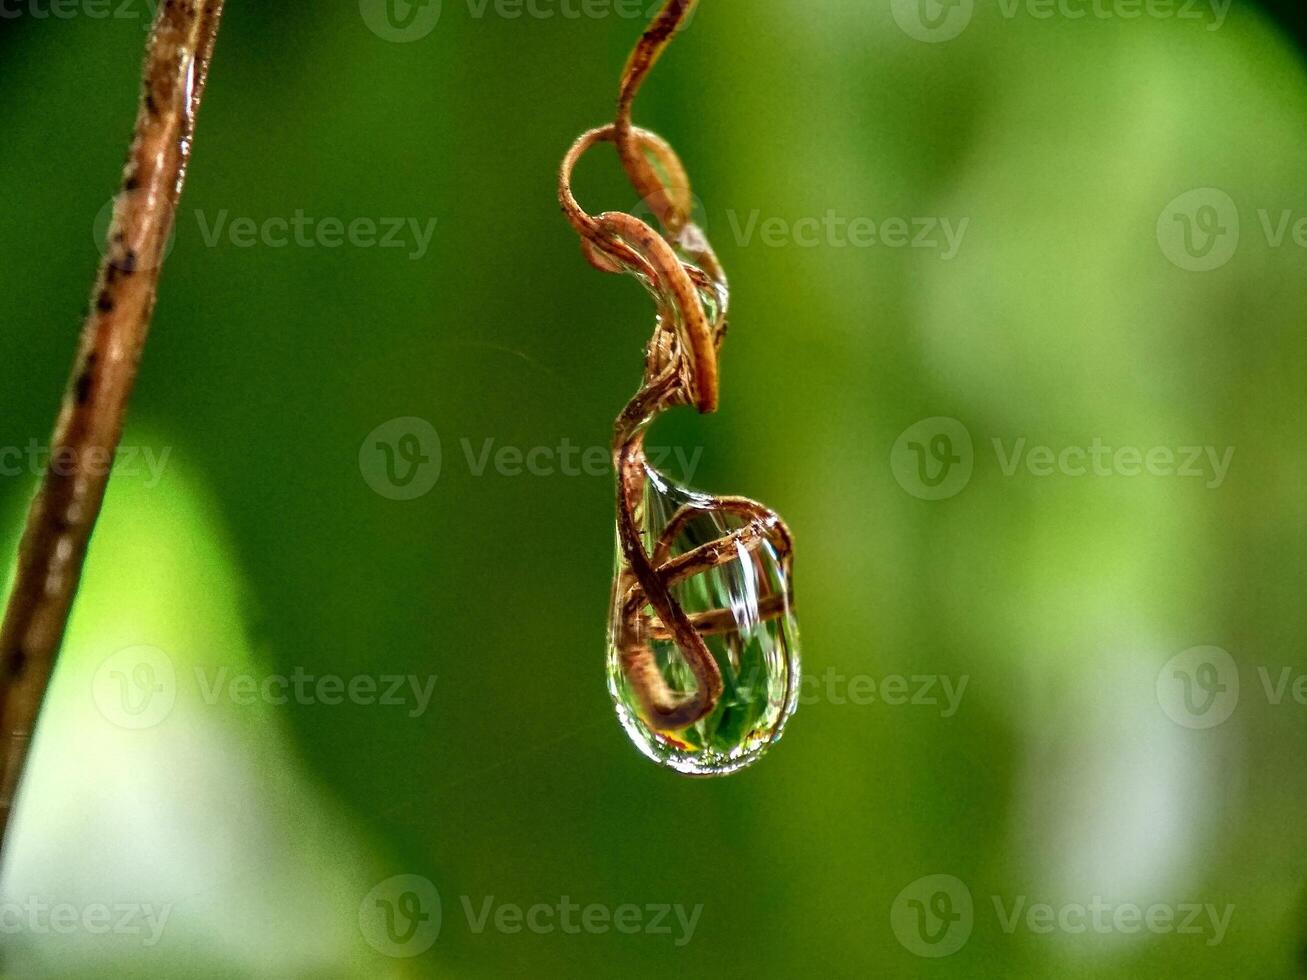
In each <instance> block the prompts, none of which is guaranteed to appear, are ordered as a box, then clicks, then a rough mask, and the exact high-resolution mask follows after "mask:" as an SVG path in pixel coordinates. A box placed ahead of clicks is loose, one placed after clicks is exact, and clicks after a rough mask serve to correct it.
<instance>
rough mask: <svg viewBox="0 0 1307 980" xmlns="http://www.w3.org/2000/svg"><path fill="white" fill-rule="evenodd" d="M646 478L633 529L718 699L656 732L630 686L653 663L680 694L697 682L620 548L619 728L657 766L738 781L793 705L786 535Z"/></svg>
mask: <svg viewBox="0 0 1307 980" xmlns="http://www.w3.org/2000/svg"><path fill="white" fill-rule="evenodd" d="M645 473H646V476H647V479H646V481H645V488H644V495H643V501H642V506H641V507H640V513H639V514H638V515H637V518H638V520H639V524H640V530H641V533H642V535H643V537H644V545H645V550H646V553H647V554H648V555H649V556H650V557H651V558H652V560H653V561H652V563H653V565H654V567H655V568H661V569H662V570H663V574H664V576H665V578H666V580H667V581H668V582H669V583H672V584H671V588H670V592H671V595H672V598H673V599H674V600H675V601H676V602H678V603H679V604H680V606H681V607H682V609H683V610H684V611H685V613H686V614H687V616H688V617H689V620H690V623H691V624H692V625H693V627H694V629H695V632H697V633H698V634H699V636H700V637H701V638H702V639H703V641H704V643H705V645H706V646H707V648H708V650H709V652H710V653H711V655H712V657H713V659H714V660H715V661H716V663H717V667H718V669H719V670H720V673H721V678H722V694H721V697H720V698H719V699H718V700H717V702H716V704H715V705H714V706H713V708H712V710H711V711H709V712H708V713H707V714H706V715H705V716H703V717H702V718H700V719H699V720H698V721H696V722H694V723H693V724H691V725H689V726H688V727H685V728H681V729H678V730H675V731H667V730H661V729H660V728H659V727H658V726H657V725H656V724H655V723H654V722H653V721H651V720H650V719H651V717H652V712H651V711H650V710H649V708H648V706H647V704H646V702H645V700H644V699H643V698H642V696H641V694H642V692H641V690H640V689H639V687H638V686H637V684H636V683H634V682H633V679H632V678H633V677H634V676H637V675H638V672H639V662H640V661H641V660H642V659H643V658H650V657H651V658H652V664H653V665H654V666H656V669H657V672H658V674H659V675H660V676H661V678H662V680H663V681H664V682H665V683H666V685H667V687H668V688H669V689H670V690H671V691H673V692H681V693H687V694H688V693H690V692H693V691H694V690H695V689H696V679H695V676H694V674H693V673H692V671H691V670H690V667H689V664H688V663H687V660H686V658H685V656H684V654H683V652H682V650H681V648H680V647H679V646H678V644H677V643H676V642H675V641H674V640H673V638H672V636H671V634H670V632H669V631H668V630H667V629H666V628H665V627H664V625H663V624H662V623H661V622H660V621H659V619H658V617H657V615H656V614H655V613H654V611H653V609H652V608H651V606H650V605H649V604H648V603H647V602H645V601H644V596H643V593H642V592H641V591H640V589H639V587H638V585H636V583H635V581H634V577H633V575H632V572H631V569H630V567H629V565H628V563H627V562H626V560H625V558H624V557H623V554H622V550H621V545H620V540H619V546H618V565H617V575H616V579H615V584H614V589H613V604H612V610H611V617H610V625H609V647H608V689H609V692H610V694H611V695H612V698H613V702H614V705H615V706H616V709H617V716H618V718H619V720H620V721H621V723H622V726H623V727H624V728H625V729H626V731H627V733H628V734H629V735H630V737H631V740H632V741H633V742H634V743H635V744H636V747H637V748H639V749H640V751H641V752H643V753H644V754H645V755H646V756H648V757H649V758H650V759H653V760H654V761H655V762H658V763H660V764H661V765H665V766H668V767H670V768H673V769H676V770H677V771H679V772H683V773H688V774H692V775H720V774H726V773H730V772H734V771H736V770H738V769H741V768H743V767H744V766H747V765H749V764H750V763H752V762H754V761H756V760H757V759H758V758H759V757H761V755H762V754H763V752H765V751H766V749H767V747H768V746H769V745H771V743H772V742H774V741H776V740H777V739H779V738H780V736H781V733H782V731H783V729H784V727H785V723H786V721H787V720H788V719H789V716H790V715H791V714H792V713H793V711H794V709H795V706H796V705H797V702H798V693H799V635H798V625H797V622H796V620H795V617H794V610H793V584H792V573H791V569H790V542H789V536H788V532H786V531H785V529H784V525H783V524H782V523H781V522H780V520H779V518H776V516H775V515H774V514H772V513H771V512H770V511H767V510H766V509H765V508H763V507H761V506H760V505H758V504H755V503H752V502H751V501H744V500H742V499H741V498H716V497H712V496H709V495H707V494H703V493H700V492H698V491H695V490H691V489H689V488H687V487H682V486H679V485H677V484H675V483H673V482H671V481H670V480H668V479H667V478H666V477H664V476H663V475H662V474H660V473H658V472H657V471H656V470H653V469H652V468H650V467H648V466H647V465H646V467H645ZM706 554H713V555H716V558H715V559H714V563H712V564H711V565H710V567H705V566H707V565H708V564H709V563H708V562H706V561H695V560H694V559H695V558H696V556H704V555H706ZM687 556H688V557H687ZM678 559H679V563H678ZM678 569H679V570H678ZM682 573H684V574H682Z"/></svg>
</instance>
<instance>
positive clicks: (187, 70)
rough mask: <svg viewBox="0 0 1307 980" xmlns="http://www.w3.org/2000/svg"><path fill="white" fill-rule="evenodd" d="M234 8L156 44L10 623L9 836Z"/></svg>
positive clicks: (157, 32)
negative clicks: (217, 44)
mask: <svg viewBox="0 0 1307 980" xmlns="http://www.w3.org/2000/svg"><path fill="white" fill-rule="evenodd" d="M222 6H223V0H166V2H165V3H163V4H162V5H161V6H160V8H159V13H158V17H157V18H156V20H155V22H154V27H153V29H152V31H151V33H150V39H149V41H148V43H147V46H146V53H145V66H144V70H143V85H142V92H141V107H140V111H139V113H138V115H137V117H136V129H135V136H134V139H133V141H132V146H131V150H130V151H129V153H128V158H127V166H126V169H125V171H124V174H123V185H122V191H123V192H122V193H121V194H120V195H119V196H118V198H117V201H116V203H115V207H114V218H113V223H112V225H111V226H110V229H109V241H108V248H107V250H106V256H105V259H104V261H103V263H102V264H101V266H100V271H99V277H98V279H97V281H96V286H95V291H94V292H93V294H92V296H91V305H90V309H89V312H88V313H87V318H86V323H85V326H84V327H83V330H82V338H81V344H80V348H79V350H78V354H77V359H76V361H75V363H74V367H73V374H72V380H71V381H70V383H69V386H68V391H67V393H66V394H65V395H64V400H63V406H62V408H61V410H60V412H59V418H58V421H57V422H56V425H55V432H54V438H53V440H52V444H51V447H50V449H51V452H50V460H51V465H50V467H49V468H48V469H47V471H46V473H45V476H44V479H43V480H42V484H41V489H40V491H39V492H38V494H37V496H36V499H35V500H34V501H33V502H32V507H31V510H30V511H29V513H28V516H27V527H26V530H25V532H24V534H23V542H22V545H21V546H20V548H19V554H18V570H17V575H16V577H15V580H14V588H13V592H12V593H11V595H10V597H9V605H8V608H7V609H6V611H5V617H4V625H3V627H2V628H0V740H2V741H0V845H2V844H3V841H4V835H5V831H6V830H7V828H8V825H9V818H10V815H11V813H12V810H13V805H14V798H15V795H16V793H17V791H18V786H19V781H20V779H21V777H22V773H23V767H24V765H25V763H26V760H27V752H28V748H29V746H30V743H31V740H32V734H33V731H34V729H35V726H36V720H37V715H38V713H39V711H40V708H41V702H42V700H43V699H44V697H45V692H46V688H47V687H48V686H49V683H50V675H51V673H52V671H53V670H54V664H55V658H56V657H57V655H58V652H59V646H60V644H61V642H62V640H63V636H64V632H65V630H66V629H67V625H68V617H69V614H70V612H71V610H72V604H73V598H74V596H75V595H76V592H77V586H78V583H79V581H80V580H81V573H82V565H83V563H84V561H85V558H86V550H87V546H88V544H89V541H90V537H91V532H92V530H93V529H94V527H95V521H96V518H97V517H98V516H99V513H100V507H101V505H102V503H103V501H104V494H105V488H106V486H107V484H108V480H109V470H110V469H111V468H110V467H105V466H102V465H98V461H100V460H103V459H105V458H111V456H112V454H113V452H114V451H115V450H116V449H117V446H118V441H119V439H120V438H121V436H122V429H123V421H124V416H125V414H126V411H127V402H128V399H129V397H130V395H131V391H132V387H133V384H134V383H135V380H136V372H137V365H138V363H139V361H140V357H141V350H142V348H143V346H144V344H145V338H146V334H147V333H148V332H149V327H150V318H151V315H152V314H153V312H154V303H155V297H156V294H157V289H158V284H159V269H160V266H161V265H162V264H163V258H164V252H165V249H166V247H167V243H168V238H169V236H170V234H171V233H172V226H173V214H174V211H175V210H176V207H177V202H178V199H179V198H180V196H181V191H182V185H183V184H184V182H185V179H186V166H187V163H188V161H189V158H190V152H191V139H192V136H193V133H194V128H195V115H196V112H197V110H198V109H199V106H200V99H201V97H202V96H203V94H204V86H205V82H206V80H207V77H208V70H209V60H210V58H211V56H212V54H213V45H214V41H215V40H216V38H217V34H218V22H219V20H220V18H221V15H222ZM106 453H107V454H109V456H108V457H106V455H105V454H106Z"/></svg>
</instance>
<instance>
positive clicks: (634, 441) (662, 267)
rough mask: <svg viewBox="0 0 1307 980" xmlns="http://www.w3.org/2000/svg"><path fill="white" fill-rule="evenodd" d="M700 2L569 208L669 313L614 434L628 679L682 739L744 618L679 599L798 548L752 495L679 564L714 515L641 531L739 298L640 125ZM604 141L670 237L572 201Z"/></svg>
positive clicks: (692, 3)
mask: <svg viewBox="0 0 1307 980" xmlns="http://www.w3.org/2000/svg"><path fill="white" fill-rule="evenodd" d="M697 3H698V0H668V2H667V3H666V4H665V5H664V6H663V8H662V10H661V11H659V13H658V15H657V16H656V17H655V18H654V20H653V22H652V23H651V25H650V26H649V28H648V29H647V30H646V31H645V32H644V34H643V36H642V37H641V38H640V41H639V43H638V44H637V45H636V48H635V50H634V52H633V53H632V55H631V58H630V60H629V61H628V62H627V65H626V69H625V71H624V72H623V75H622V83H621V94H620V96H619V98H618V105H617V119H616V121H615V122H613V123H611V124H609V125H607V126H601V127H599V128H597V129H592V130H590V131H589V132H587V133H585V134H583V135H582V136H581V137H580V138H579V139H577V141H576V142H575V143H574V144H573V145H572V147H571V149H570V150H569V151H568V152H567V155H566V156H565V157H564V159H563V164H562V168H561V170H560V174H559V191H558V194H559V202H560V203H561V205H562V208H563V213H564V214H565V215H566V217H567V219H568V221H569V222H570V223H571V224H572V227H573V228H575V229H576V231H577V233H578V234H579V235H580V236H581V249H582V253H583V254H584V255H585V257H586V259H587V260H588V261H589V262H590V264H591V265H593V266H594V267H595V268H597V269H599V270H600V271H602V272H614V273H616V272H625V273H630V274H632V275H634V276H636V278H637V279H639V280H640V281H641V282H642V283H643V284H644V285H645V287H646V288H647V289H648V290H649V292H650V294H651V295H652V297H653V299H654V302H655V304H656V306H657V309H658V318H657V322H656V325H655V328H654V334H653V337H652V339H651V340H650V341H649V344H648V347H647V348H646V352H645V370H644V380H643V383H642V385H641V387H640V389H639V391H637V392H636V394H635V396H634V397H633V398H632V399H631V401H630V402H629V403H628V404H627V405H626V407H625V409H623V411H622V413H621V414H620V415H619V416H618V418H617V422H616V424H615V426H614V439H613V461H614V467H615V470H616V472H617V475H618V478H617V529H618V538H619V541H620V546H621V550H622V557H623V559H624V565H623V567H622V569H621V571H620V573H619V575H618V578H617V581H616V583H615V586H614V587H615V590H616V593H615V596H616V598H618V599H619V600H620V603H621V605H620V614H619V615H620V623H619V626H618V631H617V643H618V647H619V650H620V655H621V662H622V666H623V669H624V671H625V672H626V676H627V679H628V680H629V682H630V683H631V686H632V688H633V689H634V690H635V692H636V695H637V697H638V698H639V701H640V705H641V708H642V709H643V711H644V713H645V716H646V719H647V720H648V721H649V722H650V723H651V724H653V725H654V726H655V727H657V728H658V729H659V730H662V731H667V732H676V731H680V730H683V729H685V728H688V727H689V726H691V725H693V724H695V723H696V722H698V721H699V720H701V719H702V718H704V717H705V716H707V715H708V714H710V713H711V712H712V710H713V709H714V708H715V707H716V705H717V702H718V700H719V699H720V698H721V695H722V689H723V682H722V674H721V669H720V668H719V667H718V665H717V661H716V660H715V659H714V658H713V655H712V653H711V652H710V651H709V650H708V647H707V645H706V644H705V643H704V640H703V637H704V636H706V635H712V634H715V633H723V632H727V631H728V630H730V629H732V628H734V625H735V624H734V620H733V617H732V610H729V609H713V610H709V611H707V612H700V613H695V614H694V615H689V614H687V613H686V612H685V610H684V609H683V608H682V607H681V605H680V603H678V602H677V601H676V599H675V598H674V597H673V596H672V594H671V589H672V588H673V587H675V586H676V585H677V584H679V583H681V582H685V581H687V580H689V579H691V578H693V577H694V576H696V575H700V574H703V573H704V572H707V571H709V570H711V569H713V568H716V567H718V566H721V565H725V564H729V563H730V562H733V561H738V560H740V557H741V553H742V551H744V552H752V551H753V550H755V549H757V548H759V547H761V546H763V545H764V544H766V545H770V546H771V547H772V548H773V549H774V551H775V553H776V555H777V559H778V560H779V561H780V563H781V566H782V568H783V569H784V571H785V574H786V576H787V578H788V577H789V575H790V572H791V568H790V566H791V562H792V555H793V542H792V539H791V537H790V532H789V529H788V528H787V527H786V526H785V523H784V522H783V521H782V520H781V519H780V517H779V516H777V515H776V514H775V513H773V512H772V511H770V510H768V509H767V508H766V507H764V506H763V505H762V504H759V503H756V502H754V501H752V500H747V499H745V498H743V497H711V498H708V502H707V505H706V506H707V507H710V508H712V509H715V510H717V511H720V512H725V513H730V514H733V515H735V516H738V517H739V518H741V519H742V520H743V521H744V525H743V526H742V527H740V528H738V529H736V530H734V531H732V532H730V533H729V534H728V535H726V536H725V537H722V538H719V539H717V540H715V541H710V542H708V543H707V544H703V545H700V546H699V547H697V548H693V549H691V550H690V551H687V552H685V553H683V554H680V555H677V556H675V557H672V555H671V552H672V548H673V543H674V542H675V540H676V538H677V536H678V535H679V534H680V533H681V532H682V531H683V530H684V529H685V527H686V526H687V525H688V524H689V522H690V521H691V520H693V518H694V517H696V516H698V515H699V514H702V513H703V512H704V508H703V507H699V506H692V505H687V506H685V507H682V508H681V509H680V510H678V511H677V512H676V513H675V514H673V515H672V518H671V520H670V521H669V523H668V525H667V527H666V529H665V530H664V531H663V533H662V534H661V535H660V537H659V539H658V540H657V541H656V542H654V545H653V552H652V554H650V553H649V552H648V551H646V549H645V543H644V538H643V535H642V533H641V524H642V520H641V518H642V516H643V508H644V497H645V490H646V486H647V483H648V479H649V467H648V463H647V461H646V458H645V453H644V435H645V432H646V431H647V429H648V427H649V426H650V424H651V423H652V422H653V420H654V419H655V418H656V417H657V416H658V415H659V414H661V413H662V412H664V411H666V410H667V409H669V408H672V407H675V406H677V405H693V406H694V407H695V408H697V409H698V410H699V411H700V412H703V413H708V412H713V411H715V410H716V408H717V401H718V351H719V350H720V347H721V343H722V340H723V338H724V337H725V334H726V322H727V307H728V304H729V287H728V283H727V280H726V274H725V272H724V270H723V269H722V266H721V263H720V262H719V261H718V260H717V256H716V254H715V253H714V252H713V249H712V246H711V244H710V243H709V242H708V239H707V237H706V236H705V235H704V233H703V231H702V230H701V229H700V228H699V227H698V226H697V225H695V224H694V222H693V221H692V220H691V215H690V210H691V201H692V200H693V198H692V195H691V191H690V179H689V176H688V174H687V173H686V170H685V167H684V165H683V164H682V163H681V160H680V157H678V156H677V154H676V151H675V150H673V149H672V147H671V146H670V145H669V144H668V143H667V142H666V141H665V140H664V139H662V137H660V136H658V135H657V134H656V133H653V132H650V131H649V130H646V129H640V128H639V127H636V126H635V125H633V123H632V121H631V110H632V105H633V104H634V101H635V96H636V94H637V93H638V92H639V90H640V87H641V85H642V84H643V83H644V80H645V78H646V77H647V76H648V74H649V72H650V70H651V69H652V68H653V66H654V65H655V64H656V63H657V61H658V59H659V58H660V57H661V55H662V53H663V52H664V50H666V48H667V46H668V45H669V44H670V43H671V41H672V39H673V38H674V37H675V35H676V33H677V32H678V31H679V30H680V29H681V27H683V26H684V24H685V22H686V21H687V20H688V18H689V17H690V15H691V14H692V13H693V11H694V8H695V7H696V6H697ZM599 143H613V144H614V145H615V146H616V148H617V153H618V156H619V158H620V160H621V163H622V167H623V169H624V170H625V171H626V174H627V176H628V178H629V179H630V181H631V184H632V186H633V187H634V188H635V190H636V192H637V193H638V194H639V195H640V197H641V199H642V201H643V203H645V204H647V205H648V207H649V209H650V211H652V213H653V215H654V216H655V217H656V219H657V220H658V223H659V224H660V226H661V229H662V230H661V231H657V230H655V229H654V228H653V227H652V226H650V225H649V224H647V223H645V222H644V221H642V220H640V219H639V218H637V217H635V216H633V215H630V214H625V213H622V212H616V211H609V212H604V213H602V214H599V215H594V216H592V215H590V214H588V213H587V212H586V211H585V210H584V209H583V208H582V207H581V206H580V204H578V203H577V200H576V197H575V195H574V194H573V193H572V175H573V173H574V171H575V169H576V165H577V163H578V162H579V161H580V159H581V158H582V157H583V156H584V155H585V154H586V153H587V152H588V151H589V150H590V149H591V148H592V147H594V146H596V145H597V144H599ZM784 611H785V608H784V604H783V603H782V602H773V603H769V604H767V605H765V606H764V608H763V609H762V610H761V614H762V615H763V617H764V618H773V617H776V616H779V615H783V614H784ZM649 638H653V639H659V640H670V641H672V642H674V643H675V644H676V646H677V648H678V649H679V650H680V652H681V655H682V656H683V657H684V659H685V662H686V664H687V665H688V666H689V668H690V671H691V673H692V675H693V676H694V679H695V685H696V687H695V690H694V691H693V692H689V693H685V692H678V691H673V690H671V688H670V687H669V686H668V684H667V681H666V679H665V678H664V677H663V674H662V671H661V670H660V669H659V668H658V663H657V659H656V658H655V656H654V653H653V650H652V649H651V648H650V647H649V644H648V642H647V640H648V639H649Z"/></svg>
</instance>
